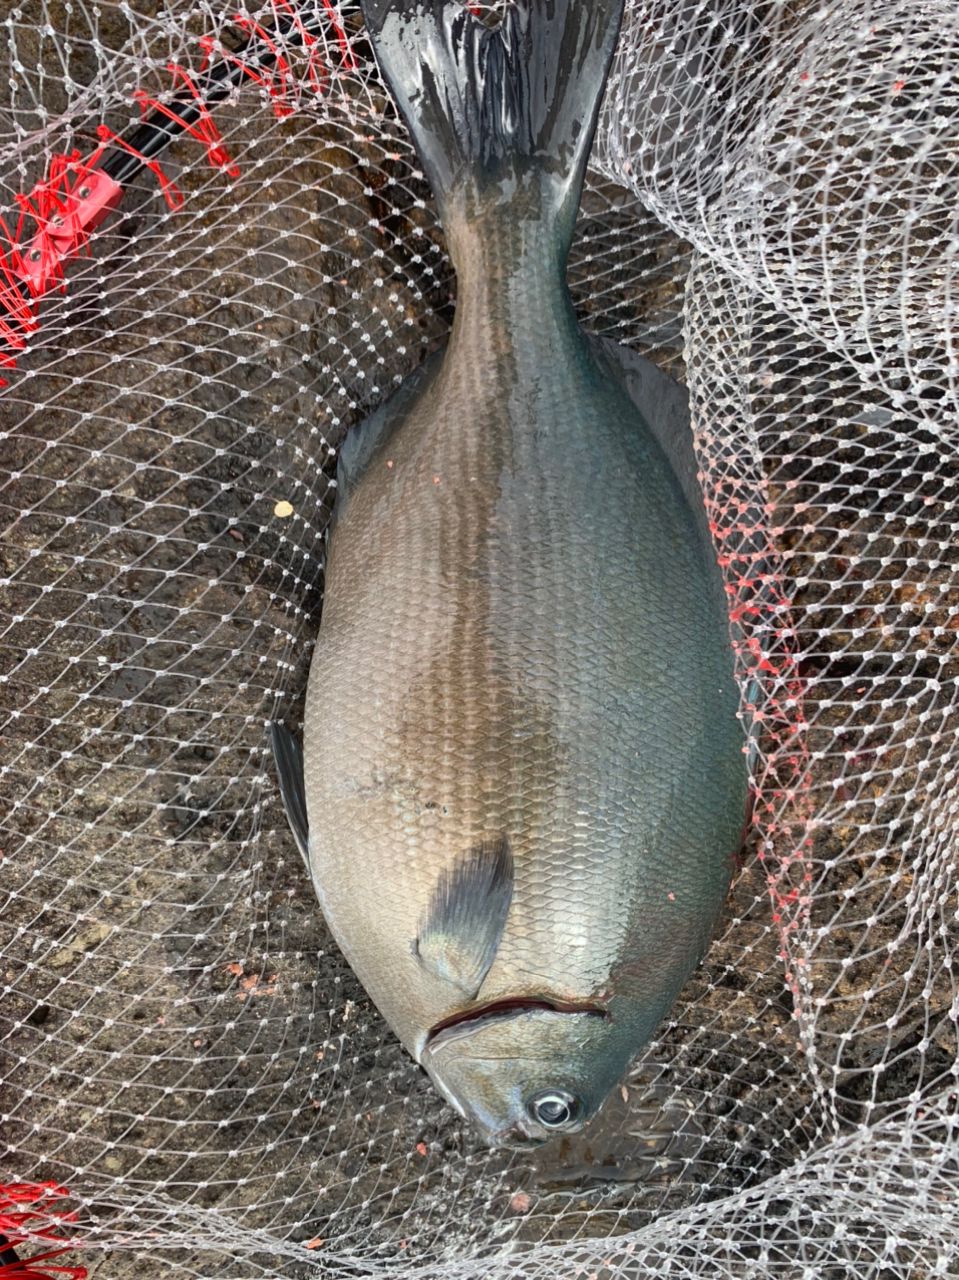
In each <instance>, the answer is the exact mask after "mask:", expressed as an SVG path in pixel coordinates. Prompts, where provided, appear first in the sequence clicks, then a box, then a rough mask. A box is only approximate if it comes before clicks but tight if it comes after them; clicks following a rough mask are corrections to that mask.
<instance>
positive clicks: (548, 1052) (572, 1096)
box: [420, 1002, 635, 1147]
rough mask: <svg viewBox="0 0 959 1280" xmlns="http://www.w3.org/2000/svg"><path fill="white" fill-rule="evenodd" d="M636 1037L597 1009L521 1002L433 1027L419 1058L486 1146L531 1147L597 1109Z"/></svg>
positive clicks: (574, 1127) (570, 1129)
mask: <svg viewBox="0 0 959 1280" xmlns="http://www.w3.org/2000/svg"><path fill="white" fill-rule="evenodd" d="M503 1003H504V1004H507V1005H508V1004H509V1002H503ZM517 1003H521V1002H517ZM634 1035H635V1028H634V1029H633V1032H632V1034H624V1028H623V1027H621V1026H620V1025H618V1024H617V1023H616V1022H615V1021H614V1020H613V1019H612V1018H611V1017H610V1015H609V1013H608V1012H607V1011H606V1010H605V1009H603V1008H602V1007H600V1006H598V1005H596V1006H592V1007H590V1006H586V1005H584V1006H581V1007H579V1008H573V1007H568V1008H565V1009H564V1008H556V1007H551V1006H549V1005H548V1004H547V1003H546V1002H542V1003H540V1002H523V1003H522V1004H521V1007H519V1008H509V1007H506V1008H502V1007H501V1008H495V1007H494V1008H492V1009H491V1010H490V1011H488V1012H485V1013H483V1012H481V1013H480V1014H479V1015H478V1016H474V1017H470V1018H467V1019H463V1020H461V1021H457V1022H454V1023H453V1024H452V1025H447V1026H441V1027H439V1028H437V1029H434V1030H433V1032H432V1033H431V1034H430V1036H429V1038H428V1039H427V1042H426V1045H425V1047H424V1049H423V1051H422V1053H421V1058H420V1060H421V1062H422V1064H423V1066H424V1067H425V1068H426V1070H427V1071H428V1072H429V1074H430V1076H431V1077H432V1079H433V1082H434V1083H435V1085H436V1086H437V1088H438V1089H439V1091H440V1093H442V1094H443V1096H444V1097H445V1098H446V1100H447V1101H448V1102H450V1103H451V1104H452V1105H453V1106H454V1107H455V1108H456V1109H457V1110H458V1111H459V1112H460V1114H461V1115H463V1116H465V1117H466V1118H467V1119H468V1120H470V1121H471V1122H472V1123H473V1124H474V1125H476V1127H477V1128H478V1129H479V1130H480V1132H481V1133H482V1134H483V1135H484V1137H485V1138H486V1139H487V1141H489V1142H490V1143H491V1145H493V1146H513V1147H531V1146H539V1145H541V1144H542V1143H544V1142H548V1141H549V1140H550V1139H552V1138H556V1137H559V1136H562V1135H563V1134H569V1133H577V1132H579V1130H580V1129H582V1128H583V1127H584V1125H585V1124H587V1122H588V1121H589V1120H590V1119H591V1118H592V1117H593V1116H594V1115H595V1114H596V1113H597V1112H598V1111H599V1110H600V1108H601V1107H602V1105H603V1102H604V1101H605V1099H606V1097H607V1096H608V1094H609V1092H610V1090H611V1089H612V1088H613V1087H614V1086H615V1085H616V1084H617V1083H618V1082H619V1080H620V1079H621V1078H622V1076H623V1074H624V1072H625V1070H626V1067H627V1065H628V1063H629V1060H630V1058H631V1056H632V1054H633V1052H634V1050H635V1040H634V1039H633V1036H634Z"/></svg>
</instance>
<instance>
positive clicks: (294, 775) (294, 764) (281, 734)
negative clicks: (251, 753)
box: [270, 720, 312, 875]
mask: <svg viewBox="0 0 959 1280" xmlns="http://www.w3.org/2000/svg"><path fill="white" fill-rule="evenodd" d="M270 743H271V745H272V747H273V759H274V762H275V763H276V776H277V778H278V780H279V783H280V799H281V800H282V801H283V808H284V809H285V810H286V820H287V822H288V823H289V824H290V830H291V831H292V832H293V839H294V840H295V841H296V847H297V848H298V849H299V851H300V853H301V854H302V855H303V861H304V862H305V863H306V869H307V872H308V873H309V874H310V875H312V872H311V871H310V824H309V822H308V820H307V816H306V785H305V783H304V780H303V748H302V747H301V746H300V743H299V741H298V740H297V739H296V738H295V737H294V736H293V734H292V733H290V731H289V729H288V728H287V727H286V725H283V724H280V723H279V722H278V721H276V720H273V721H272V722H271V724H270Z"/></svg>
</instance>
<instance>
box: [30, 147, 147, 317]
mask: <svg viewBox="0 0 959 1280" xmlns="http://www.w3.org/2000/svg"><path fill="white" fill-rule="evenodd" d="M122 195H123V188H122V187H121V186H120V184H119V183H118V182H114V180H113V179H112V178H111V177H110V176H109V175H108V174H106V173H104V172H103V170H102V169H91V168H89V166H88V165H87V164H83V165H81V166H79V167H78V173H77V176H76V180H75V183H74V185H73V186H71V187H70V188H68V189H67V190H66V191H64V192H63V193H62V194H61V196H60V198H59V199H58V200H57V202H56V205H55V208H47V209H42V207H30V212H31V214H32V216H33V218H34V219H35V221H36V223H37V233H36V235H35V236H34V237H33V239H32V240H31V241H30V243H29V245H27V247H26V249H25V250H24V251H23V253H22V254H21V255H20V262H19V263H18V264H17V266H16V267H15V268H14V274H15V275H17V276H19V278H20V279H21V280H25V281H26V283H27V285H28V286H29V289H30V293H31V294H32V295H33V297H35V298H38V297H40V296H41V294H44V293H46V292H47V291H48V290H49V289H50V288H51V287H53V286H54V285H55V284H59V283H61V282H62V280H63V265H64V263H65V262H67V261H68V260H69V259H70V258H75V257H76V256H77V254H78V253H79V252H80V250H81V249H82V248H83V246H84V245H85V244H86V243H87V241H88V240H89V238H90V235H91V233H92V232H93V231H94V229H95V228H96V227H98V226H99V225H100V223H101V222H102V221H103V219H104V218H105V217H106V216H107V214H108V213H109V212H110V211H111V210H112V209H114V208H115V207H116V205H117V204H118V203H119V200H120V197H121V196H122ZM21 200H22V201H23V202H24V204H25V205H27V207H29V203H28V202H29V200H30V197H21Z"/></svg>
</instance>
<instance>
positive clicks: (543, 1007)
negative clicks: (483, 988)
mask: <svg viewBox="0 0 959 1280" xmlns="http://www.w3.org/2000/svg"><path fill="white" fill-rule="evenodd" d="M531 1009H538V1010H540V1011H542V1012H546V1013H579V1014H583V1013H585V1014H587V1015H589V1016H591V1017H595V1018H603V1019H605V1020H607V1021H608V1020H609V1017H610V1014H609V1010H608V1009H606V1008H605V1006H603V1005H602V1004H598V1003H597V1002H596V1001H595V1000H554V999H552V998H551V997H549V996H542V997H539V998H532V997H528V996H512V997H511V996H507V997H505V998H504V999H502V1000H489V1001H487V1003H486V1004H480V1005H474V1007H473V1008H472V1009H463V1010H461V1011H460V1012H459V1013H453V1014H451V1015H450V1016H449V1017H448V1018H443V1019H442V1020H441V1021H440V1022H437V1023H436V1024H435V1026H432V1027H431V1028H430V1029H429V1031H428V1033H427V1036H426V1040H425V1042H424V1045H423V1053H424V1054H426V1053H429V1052H431V1051H432V1050H434V1049H436V1048H438V1047H439V1046H440V1045H444V1044H449V1043H450V1041H452V1040H458V1039H460V1037H461V1036H467V1035H471V1034H472V1033H473V1032H474V1031H475V1030H476V1029H477V1027H479V1026H484V1027H485V1026H489V1024H490V1023H492V1022H506V1021H508V1020H509V1019H510V1018H517V1017H519V1016H520V1015H521V1014H524V1013H528V1012H529V1011H530V1010H531Z"/></svg>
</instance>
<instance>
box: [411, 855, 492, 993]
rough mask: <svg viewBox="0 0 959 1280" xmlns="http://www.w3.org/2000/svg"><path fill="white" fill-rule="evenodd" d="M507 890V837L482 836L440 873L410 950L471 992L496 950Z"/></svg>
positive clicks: (438, 971) (477, 988) (452, 981)
mask: <svg viewBox="0 0 959 1280" xmlns="http://www.w3.org/2000/svg"><path fill="white" fill-rule="evenodd" d="M512 896H513V858H512V854H511V853H510V847H509V841H508V840H507V838H506V837H505V836H497V837H496V838H494V839H492V840H484V841H483V842H482V843H481V844H478V845H476V846H475V847H474V848H472V849H470V850H469V851H468V852H467V853H465V854H464V855H463V856H462V857H461V858H460V859H459V860H458V861H457V862H456V863H455V864H454V865H453V866H452V867H451V868H450V869H449V870H448V871H444V872H443V874H442V875H441V876H440V879H439V883H438V884H437V886H436V889H435V890H434V892H433V897H432V900H431V901H430V905H429V907H428V909H427V912H426V915H425V917H424V920H423V925H422V927H421V929H420V932H419V936H418V937H417V939H416V941H415V943H414V944H413V951H414V954H415V955H416V956H417V957H418V959H419V961H420V963H421V964H422V965H423V966H424V967H425V968H427V969H430V970H431V971H432V972H433V973H435V974H436V975H437V976H438V977H439V978H442V979H443V981H444V982H450V983H452V984H453V985H454V986H456V987H459V988H460V990H461V991H463V992H464V993H465V994H466V995H467V996H474V995H475V994H476V993H477V991H479V989H480V987H481V986H482V983H483V979H484V978H485V977H486V974H487V973H488V972H489V968H490V966H491V965H492V963H493V960H494V958H495V956H496V951H497V948H498V947H499V944H500V939H501V938H502V936H503V929H504V927H505V925H506V916H507V913H508V911H509V904H510V900H511V898H512Z"/></svg>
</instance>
